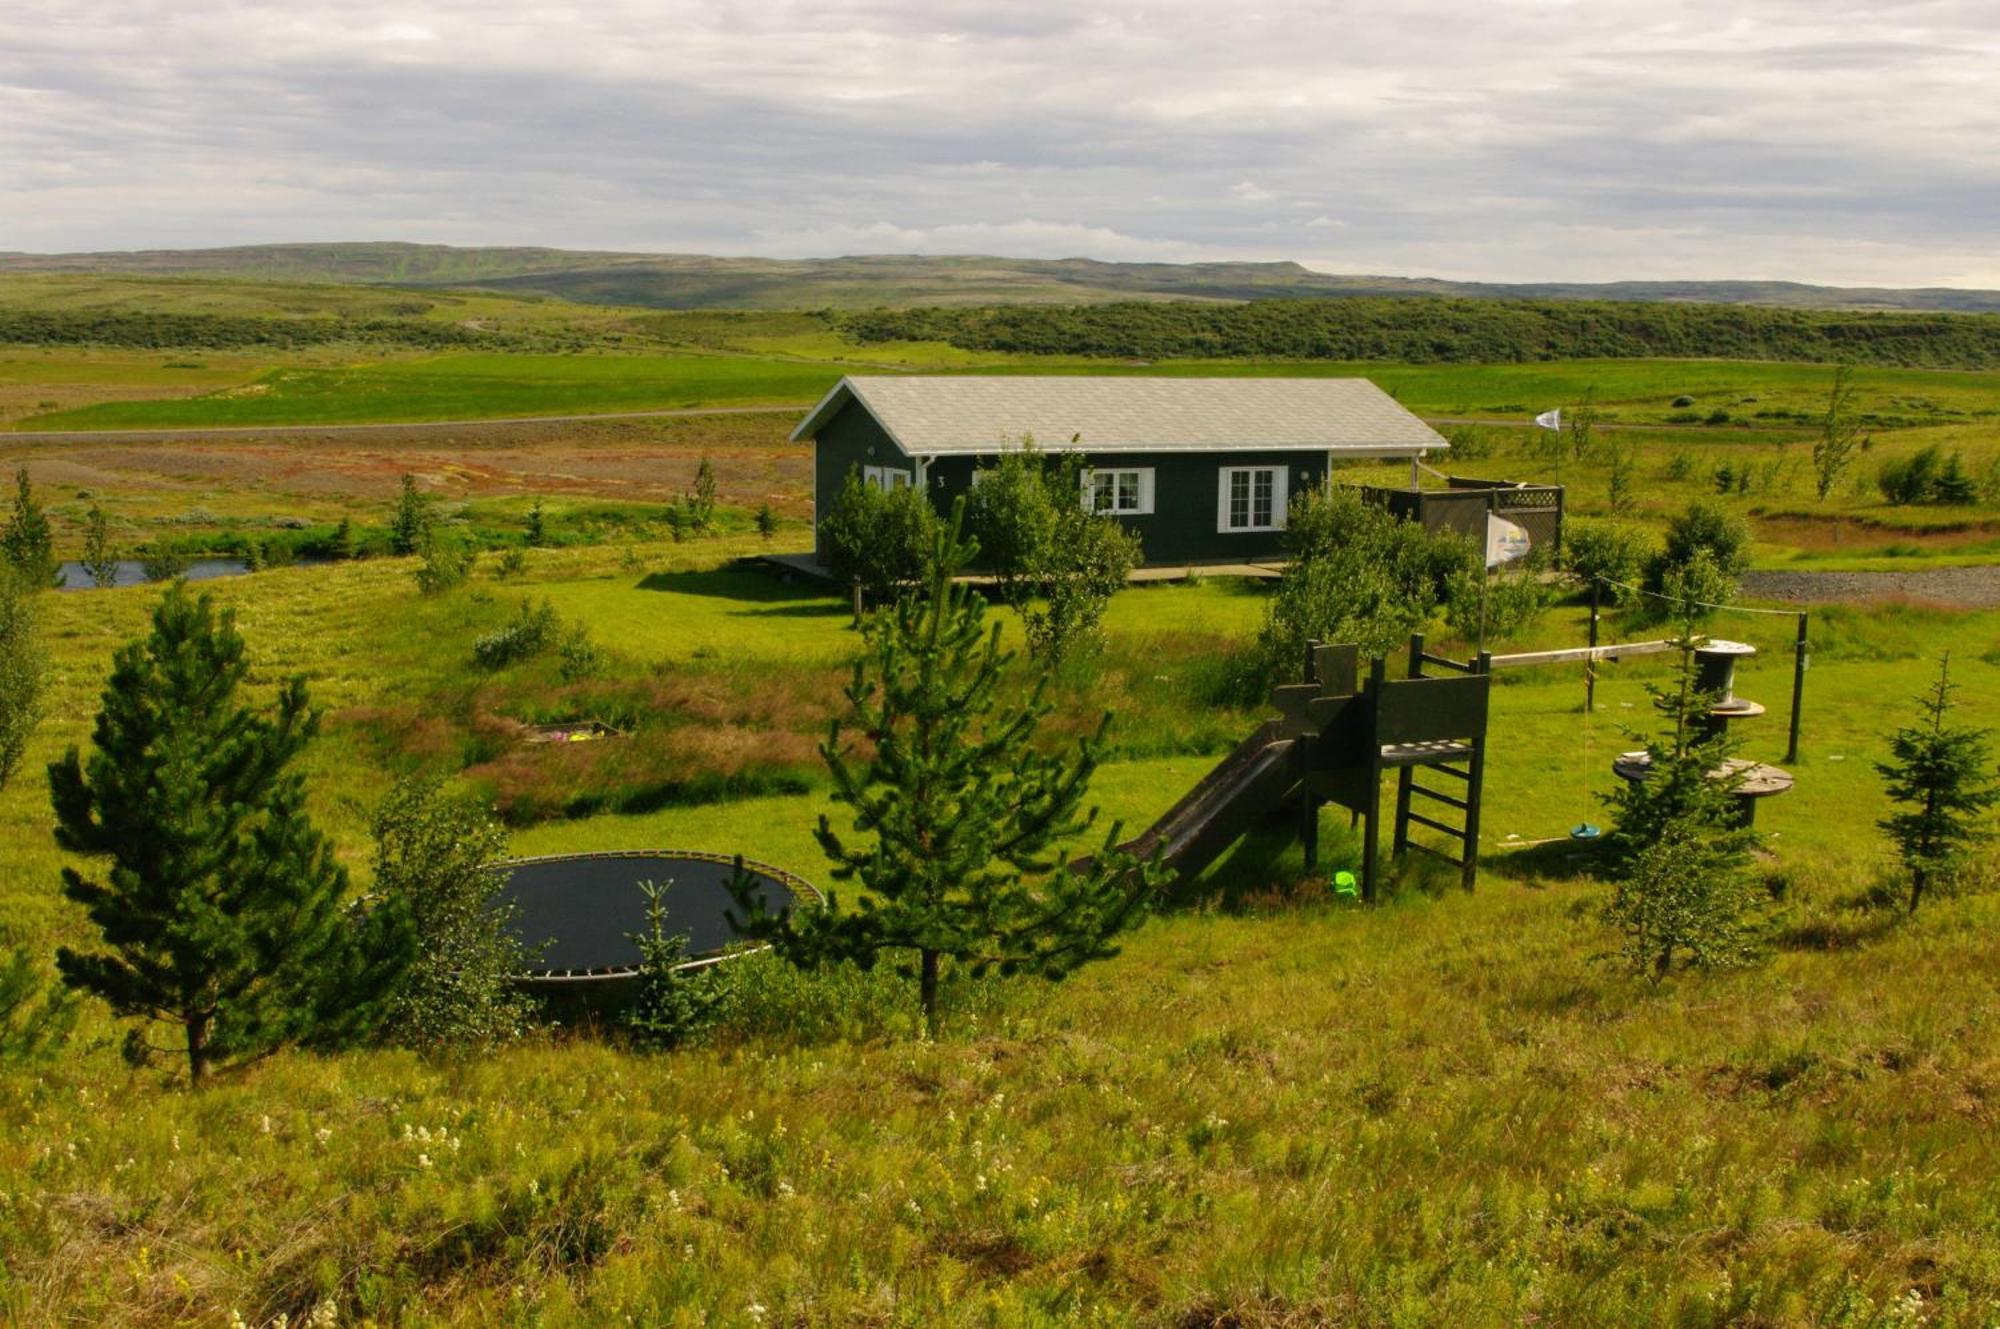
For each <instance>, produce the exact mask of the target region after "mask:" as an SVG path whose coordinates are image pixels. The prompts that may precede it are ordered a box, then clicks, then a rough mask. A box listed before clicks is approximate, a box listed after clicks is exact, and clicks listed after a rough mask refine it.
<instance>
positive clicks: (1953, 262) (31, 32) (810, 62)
mask: <svg viewBox="0 0 2000 1329" xmlns="http://www.w3.org/2000/svg"><path fill="white" fill-rule="evenodd" d="M1996 73H2000V4H1996V2H1995V0H1936V2H1934V3H1894V2H1893V0H1877V3H1871V4H1856V3H1849V2H1848V0H1726V2H1712V0H1697V2H1695V3H1674V0H1585V2H1580V3H1571V2H1570V0H1484V2H1481V0H1449V2H1443V0H1437V2H1434V0H1372V2H1371V3H1352V4H1350V3H1346V2H1345V0H1317V2H1316V3H1294V2H1292V0H1273V2H1271V3H1262V2H1260V0H1247V2H1246V3H1239V4H1227V3H1219V2H1217V0H1208V2H1207V3H1166V2H1164V0H1140V2H1138V3H1118V2H1117V0H1112V2H1111V3H1102V4H1093V5H1082V4H970V3H962V2H961V0H813V3H810V4H806V3H792V2H791V0H762V2H761V3H759V2H754V0H753V2H752V3H743V4H721V3H713V4H679V3H669V2H662V0H646V2H645V3H637V2H635V0H594V2H593V3H590V4H587V5H576V6H568V5H554V4H550V5H537V4H528V3H518V2H515V0H480V3H469V2H460V0H446V2H443V3H436V2H434V3H407V2H404V3H394V4H380V3H373V2H372V0H345V2H344V3H339V4H328V3H322V2H321V0H283V2H282V3H271V2H269V0H265V2H262V3H247V2H245V3H231V2H229V0H87V2H86V0H8V3H6V4H4V5H0V249H25V250H41V251H53V250H71V249H127V248H145V247H176V248H177V247H191V246H208V245H223V244H242V243H254V242H266V241H279V240H364V239H372V240H382V239H397V240H416V241H436V242H443V243H451V244H542V245H555V246H563V247H573V248H604V249H641V250H674V251H692V252H704V253H723V254H765V255H777V256H787V257H794V256H815V255H832V254H851V253H994V254H1009V255H1018V256H1032V257H1060V256H1070V255H1083V256H1088V257H1093V258H1107V259H1166V260H1188V259H1210V258H1266V259H1269V258H1291V259H1297V260H1299V261H1300V262H1303V263H1306V264H1307V265H1309V266H1311V267H1315V268H1320V269H1323V270H1326V271H1334V272H1372V273H1393V274H1414V275H1437V276H1446V277H1469V278H1484V279H1492V280H1579V281H1599V280H1611V279H1616V278H1673V277H1742V278H1791V279H1796V280H1802V281H1816V282H1832V283H1848V284H1863V283H1874V284H1886V285H1904V286H1918V285H1958V286H1988V287H2000V78H1996Z"/></svg>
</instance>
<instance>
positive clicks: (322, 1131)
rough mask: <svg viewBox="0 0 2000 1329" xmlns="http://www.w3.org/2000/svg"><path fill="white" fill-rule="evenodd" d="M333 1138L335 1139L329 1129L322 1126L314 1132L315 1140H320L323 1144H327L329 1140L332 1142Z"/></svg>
mask: <svg viewBox="0 0 2000 1329" xmlns="http://www.w3.org/2000/svg"><path fill="white" fill-rule="evenodd" d="M332 1138H333V1132H332V1131H331V1130H329V1129H328V1128H326V1127H325V1126H322V1127H320V1128H319V1129H318V1130H316V1131H314V1132H313V1139H315V1140H318V1141H319V1142H320V1143H321V1144H325V1143H326V1142H327V1141H328V1140H331V1139H332Z"/></svg>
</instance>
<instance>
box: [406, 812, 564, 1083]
mask: <svg viewBox="0 0 2000 1329" xmlns="http://www.w3.org/2000/svg"><path fill="white" fill-rule="evenodd" d="M506 851H507V833H506V831H505V830H503V829H502V828H501V826H500V825H499V823H497V822H495V821H494V820H493V819H492V818H491V817H489V816H488V815H487V814H486V810H485V809H484V808H482V807H480V806H479V805H478V804H476V803H474V802H472V801H471V800H470V799H465V798H454V797H452V796H450V795H448V794H446V793H445V791H444V789H443V786H442V785H440V784H439V783H438V782H437V781H435V780H411V781H405V782H404V783H402V784H400V785H398V786H397V787H396V788H395V790H394V791H392V792H391V793H390V795H389V797H388V798H387V799H386V800H384V801H383V804H382V806H381V807H380V808H379V809H378V810H377V811H376V814H375V889H376V891H377V893H378V894H380V895H381V896H382V897H383V899H384V900H385V901H386V902H387V904H388V907H390V908H392V909H397V910H401V911H403V912H404V913H405V914H407V916H408V918H409V921H410V924H411V928H412V931H413V933H414V936H415V943H416V945H415V953H414V955H413V957H412V958H411V960H410V961H409V963H408V966H407V968H406V969H405V970H404V972H403V974H402V976H401V978H400V980H399V981H398V983H397V984H396V986H395V988H394V989H393V990H392V992H391V994H390V998H389V1005H388V1015H389V1018H388V1024H387V1028H388V1031H389V1034H390V1036H391V1037H392V1038H394V1039H395V1040H396V1041H397V1042H400V1043H403V1044H405V1045H407V1046H410V1047H415V1048H420V1049H423V1050H425V1051H431V1052H440V1051H450V1050H458V1051H462V1050H467V1049H474V1048H481V1047H490V1046H492V1045H493V1044H496V1043H501V1042H505V1041H507V1040H510V1039H513V1038H517V1037H519V1036H520V1034H521V1033H522V1031H523V1030H524V1029H526V1027H527V1026H528V1023H529V1020H530V1017H531V1014H532V1008H531V1005H530V1003H529V1000H528V998H526V997H525V996H524V995H522V993H521V992H520V990H519V988H518V987H517V986H516V980H517V979H518V978H519V976H520V974H521V972H522V970H524V969H526V968H527V967H528V965H529V964H530V962H531V961H532V959H533V956H532V955H530V954H529V952H528V951H527V950H526V948H524V947H523V946H522V945H521V943H520V942H519V941H518V940H517V939H516V937H515V935H514V932H513V930H512V928H513V920H514V914H513V912H512V909H511V907H503V906H496V905H495V904H494V901H493V894H494V891H495V889H496V888H497V887H498V885H499V879H498V877H497V876H496V875H495V873H494V871H493V868H492V866H491V865H492V864H493V863H494V862H496V861H497V860H499V859H500V858H502V857H504V856H505V854H506Z"/></svg>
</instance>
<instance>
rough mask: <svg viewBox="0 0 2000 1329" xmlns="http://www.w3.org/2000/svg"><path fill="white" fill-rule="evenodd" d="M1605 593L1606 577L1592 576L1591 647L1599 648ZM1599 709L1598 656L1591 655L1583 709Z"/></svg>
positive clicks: (1585, 675)
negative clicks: (1599, 628) (1598, 625)
mask: <svg viewBox="0 0 2000 1329" xmlns="http://www.w3.org/2000/svg"><path fill="white" fill-rule="evenodd" d="M1603 594H1604V578H1602V577H1601V576H1592V577H1591V579H1590V649H1591V650H1593V651H1595V650H1596V649H1597V612H1598V608H1599V606H1600V604H1601V603H1602V596H1603ZM1596 709H1597V657H1596V656H1595V655H1593V656H1591V657H1590V658H1589V659H1588V660H1585V661H1584V662H1583V710H1584V714H1586V715H1588V714H1589V713H1590V712H1592V711H1594V710H1596Z"/></svg>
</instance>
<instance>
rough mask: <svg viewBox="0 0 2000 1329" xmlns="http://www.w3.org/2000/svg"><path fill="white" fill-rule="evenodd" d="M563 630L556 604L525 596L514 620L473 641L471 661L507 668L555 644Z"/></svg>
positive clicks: (531, 657)
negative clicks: (537, 600) (525, 598)
mask: <svg viewBox="0 0 2000 1329" xmlns="http://www.w3.org/2000/svg"><path fill="white" fill-rule="evenodd" d="M561 630H562V618H561V616H560V615H558V614H557V613H556V608H555V606H554V605H552V604H550V603H549V602H548V601H547V600H546V599H544V600H542V601H540V602H539V603H537V602H535V601H531V600H523V601H521V603H520V604H519V605H518V606H516V608H515V612H514V621H513V622H511V623H509V624H507V626H505V627H503V628H498V629H496V630H494V631H492V632H489V633H486V634H485V635H484V636H481V637H480V638H479V639H478V640H476V641H474V642H473V643H472V663H473V664H475V665H477V666H478V667H479V668H481V669H505V668H506V667H507V666H509V665H514V664H519V663H521V662H522V661H523V660H531V659H533V658H534V657H536V656H538V655H540V654H541V653H542V652H544V651H546V650H548V649H549V647H550V646H552V645H553V644H555V641H556V637H557V634H558V633H559V632H560V631H561Z"/></svg>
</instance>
